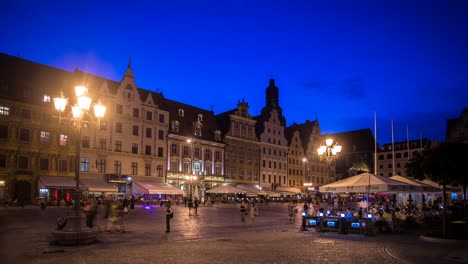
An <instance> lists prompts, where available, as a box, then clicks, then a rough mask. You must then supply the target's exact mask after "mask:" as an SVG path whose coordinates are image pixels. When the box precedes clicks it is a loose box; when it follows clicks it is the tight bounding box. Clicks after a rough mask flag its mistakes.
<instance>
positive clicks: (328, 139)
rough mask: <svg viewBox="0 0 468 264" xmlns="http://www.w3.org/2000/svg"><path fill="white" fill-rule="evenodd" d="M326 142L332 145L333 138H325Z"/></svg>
mask: <svg viewBox="0 0 468 264" xmlns="http://www.w3.org/2000/svg"><path fill="white" fill-rule="evenodd" d="M325 144H327V146H329V147H330V146H331V145H332V144H333V139H331V138H327V139H326V140H325Z"/></svg>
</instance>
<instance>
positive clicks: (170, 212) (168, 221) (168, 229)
mask: <svg viewBox="0 0 468 264" xmlns="http://www.w3.org/2000/svg"><path fill="white" fill-rule="evenodd" d="M166 206H167V208H166V233H169V232H171V220H172V218H173V217H174V211H173V209H172V207H171V203H167V205H166Z"/></svg>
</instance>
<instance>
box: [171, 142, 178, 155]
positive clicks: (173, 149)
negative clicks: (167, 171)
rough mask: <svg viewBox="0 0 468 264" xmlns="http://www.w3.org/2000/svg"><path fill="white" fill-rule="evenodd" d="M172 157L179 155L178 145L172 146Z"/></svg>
mask: <svg viewBox="0 0 468 264" xmlns="http://www.w3.org/2000/svg"><path fill="white" fill-rule="evenodd" d="M171 155H177V144H171Z"/></svg>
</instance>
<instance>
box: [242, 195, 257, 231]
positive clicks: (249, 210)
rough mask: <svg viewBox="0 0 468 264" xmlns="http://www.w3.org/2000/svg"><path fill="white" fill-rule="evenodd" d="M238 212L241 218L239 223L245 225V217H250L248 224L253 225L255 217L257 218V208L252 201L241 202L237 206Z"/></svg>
mask: <svg viewBox="0 0 468 264" xmlns="http://www.w3.org/2000/svg"><path fill="white" fill-rule="evenodd" d="M239 212H240V216H241V223H242V224H244V225H245V219H246V216H247V215H250V223H251V224H252V225H253V224H254V223H255V217H257V216H258V207H257V205H255V203H254V202H253V201H247V202H246V201H244V200H242V201H241V202H240V204H239Z"/></svg>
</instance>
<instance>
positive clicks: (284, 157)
mask: <svg viewBox="0 0 468 264" xmlns="http://www.w3.org/2000/svg"><path fill="white" fill-rule="evenodd" d="M278 94H279V90H278V87H276V85H275V81H274V80H273V79H270V84H269V86H268V87H267V88H266V105H265V107H263V109H262V112H261V114H260V115H259V116H257V117H255V120H256V121H257V123H256V134H257V137H258V138H259V140H260V185H261V186H264V187H270V188H272V189H275V188H276V187H277V186H287V185H288V166H287V163H288V142H287V140H286V137H285V135H284V129H285V126H286V119H285V118H284V116H283V110H282V109H281V107H280V106H279V98H278Z"/></svg>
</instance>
